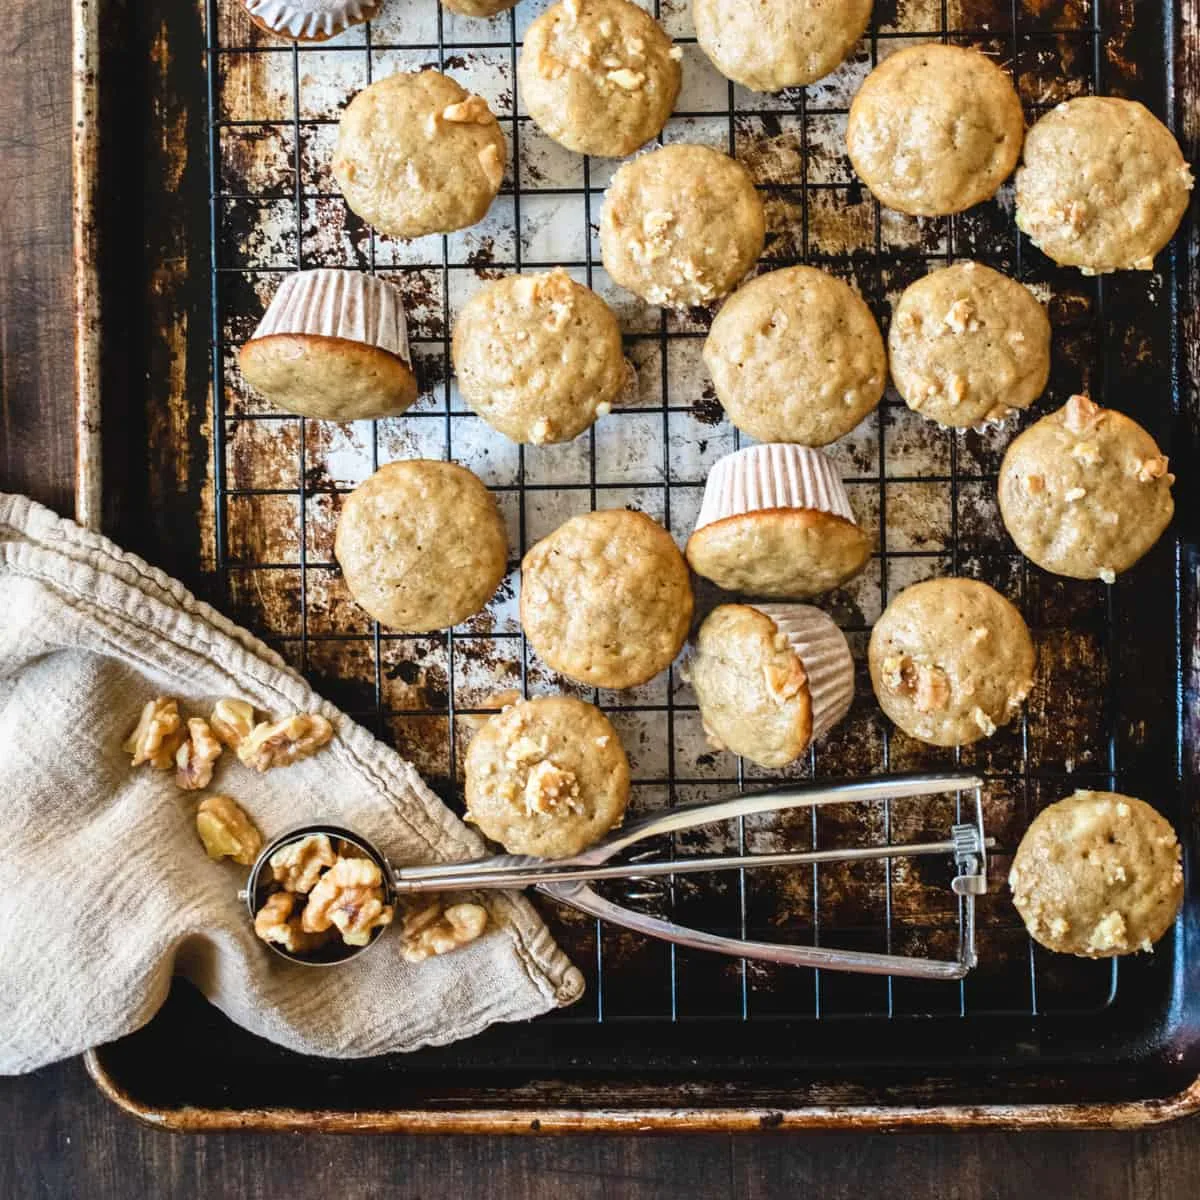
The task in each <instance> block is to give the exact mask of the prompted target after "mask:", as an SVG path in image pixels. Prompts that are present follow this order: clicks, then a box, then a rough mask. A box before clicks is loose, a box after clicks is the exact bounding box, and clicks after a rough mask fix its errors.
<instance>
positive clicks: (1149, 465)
mask: <svg viewBox="0 0 1200 1200" xmlns="http://www.w3.org/2000/svg"><path fill="white" fill-rule="evenodd" d="M1166 473H1167V456H1166V455H1165V454H1156V455H1155V456H1154V457H1153V458H1147V459H1145V460H1143V462H1142V463H1141V465H1140V466H1139V467H1138V473H1137V477H1138V483H1151V482H1153V481H1154V480H1155V479H1161V478H1162V477H1163V476H1164V475H1165V474H1166Z"/></svg>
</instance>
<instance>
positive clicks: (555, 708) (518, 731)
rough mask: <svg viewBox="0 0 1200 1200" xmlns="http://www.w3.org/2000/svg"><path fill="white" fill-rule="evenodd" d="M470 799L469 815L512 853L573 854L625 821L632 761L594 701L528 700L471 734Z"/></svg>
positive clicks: (557, 697) (468, 797)
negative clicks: (593, 703)
mask: <svg viewBox="0 0 1200 1200" xmlns="http://www.w3.org/2000/svg"><path fill="white" fill-rule="evenodd" d="M466 801H467V820H468V821H470V822H471V823H472V824H473V825H476V826H478V828H479V829H480V831H481V832H482V833H483V834H484V835H485V836H486V837H489V838H491V839H492V841H494V842H499V843H500V844H501V845H502V846H503V847H504V848H505V850H507V851H508V852H509V853H510V854H536V855H538V856H539V857H541V858H568V857H570V855H572V854H578V853H579V852H580V851H581V850H584V849H586V848H587V847H588V846H590V845H591V844H592V843H593V842H595V841H598V840H599V839H600V838H601V837H603V836H604V834H606V833H607V832H608V831H609V830H610V829H612V828H613V827H614V826H615V825H619V824H620V823H621V820H622V818H623V817H624V816H625V808H626V806H627V805H628V804H629V761H628V759H626V757H625V751H624V750H622V749H621V741H620V738H618V737H617V731H616V730H615V729H614V728H613V727H612V725H611V724H610V722H609V720H608V718H607V717H606V716H605V715H604V714H603V713H602V712H601V711H600V710H599V709H598V708H595V707H594V706H593V705H591V704H585V703H584V702H583V701H582V700H575V699H572V698H571V697H570V696H544V697H541V698H540V699H537V700H522V701H520V702H519V703H517V704H514V705H513V706H512V707H511V708H506V709H505V710H504V711H503V712H500V713H497V714H496V715H495V716H494V717H489V718H488V720H487V721H485V722H484V723H483V725H482V726H481V727H480V729H479V732H478V733H476V734H475V736H474V737H473V738H472V739H471V744H470V746H469V747H468V749H467V762H466Z"/></svg>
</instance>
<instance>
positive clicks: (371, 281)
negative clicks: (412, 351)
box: [254, 268, 412, 365]
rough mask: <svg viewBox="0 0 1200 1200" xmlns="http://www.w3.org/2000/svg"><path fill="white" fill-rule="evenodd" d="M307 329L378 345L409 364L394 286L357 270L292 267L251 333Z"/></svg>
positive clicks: (399, 298)
mask: <svg viewBox="0 0 1200 1200" xmlns="http://www.w3.org/2000/svg"><path fill="white" fill-rule="evenodd" d="M273 333H311V334H319V335H322V336H324V337H336V338H344V339H346V340H347V341H351V342H365V343H366V344H367V345H369V346H378V347H379V349H381V350H387V351H388V352H389V353H391V354H394V355H396V356H397V358H402V359H403V360H404V361H405V362H406V363H409V364H410V365H411V363H412V360H411V359H410V358H409V356H408V327H407V325H406V323H405V320H404V297H403V296H402V295H401V293H400V289H399V288H397V287H394V286H393V285H392V284H390V283H387V282H386V281H385V280H382V279H377V278H376V277H375V276H374V275H364V274H363V273H362V272H361V271H335V270H332V269H330V268H322V269H320V270H316V271H297V272H296V273H295V274H292V275H287V276H285V277H284V280H283V282H282V283H281V284H280V285H279V290H278V291H277V292H276V293H275V295H274V297H273V298H272V300H271V303H270V304H269V305H268V307H267V311H266V312H265V313H264V314H263V319H262V320H261V321H260V322H259V324H258V328H257V329H256V330H255V331H254V337H256V338H261V337H268V336H270V335H271V334H273Z"/></svg>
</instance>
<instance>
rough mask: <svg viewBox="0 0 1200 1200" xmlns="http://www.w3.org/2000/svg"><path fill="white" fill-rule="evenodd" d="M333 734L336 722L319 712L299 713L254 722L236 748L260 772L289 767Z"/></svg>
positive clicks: (248, 763) (239, 756)
mask: <svg viewBox="0 0 1200 1200" xmlns="http://www.w3.org/2000/svg"><path fill="white" fill-rule="evenodd" d="M331 737H333V726H332V725H330V723H329V722H328V721H327V720H326V719H325V718H324V717H322V716H321V715H320V714H319V713H296V714H294V715H293V716H290V717H285V718H284V719H283V720H282V721H276V722H275V723H274V724H270V723H268V722H266V721H264V722H262V723H261V724H258V725H255V727H254V728H253V729H252V730H251V731H250V736H249V737H247V738H245V739H244V740H243V741H242V743H241V744H240V745H239V746H238V748H237V755H238V758H240V759H241V760H242V762H244V763H245V764H246V766H248V767H253V768H254V769H255V770H256V771H258V772H259V774H262V772H263V771H269V770H270V769H271V768H272V767H287V766H291V764H292V763H295V762H299V761H300V760H301V759H304V758H310V757H311V756H312V755H314V754H316V752H317V751H318V750H320V749H321V747H322V746H324V745H325V743H326V742H328V741H329V739H330V738H331Z"/></svg>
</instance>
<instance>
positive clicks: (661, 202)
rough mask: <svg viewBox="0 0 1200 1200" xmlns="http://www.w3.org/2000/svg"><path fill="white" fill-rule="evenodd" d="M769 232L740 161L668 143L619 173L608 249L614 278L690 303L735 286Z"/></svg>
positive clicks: (605, 235)
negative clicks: (668, 144)
mask: <svg viewBox="0 0 1200 1200" xmlns="http://www.w3.org/2000/svg"><path fill="white" fill-rule="evenodd" d="M765 237H766V222H765V217H764V215H763V205H762V201H761V200H760V199H759V196H758V192H756V191H755V190H754V181H753V180H752V179H751V178H750V175H749V172H747V170H746V168H745V167H743V166H742V164H741V163H739V162H738V161H737V160H736V159H733V158H730V157H729V155H728V154H722V153H721V152H720V151H718V150H710V149H709V148H708V147H707V146H687V145H672V146H661V147H660V148H659V149H657V150H652V151H651V152H650V153H649V154H643V155H641V156H640V157H638V158H635V159H633V160H632V161H631V162H627V163H625V164H624V166H622V167H621V168H620V169H619V170H618V171H617V173H616V175H614V176H613V181H612V185H611V186H610V187H609V189H608V193H607V195H606V196H605V198H604V207H603V209H602V210H601V213H600V254H601V257H602V258H603V260H604V269H605V270H606V271H607V272H608V273H609V275H610V276H611V277H612V279H613V281H614V282H616V283H619V284H620V285H621V287H623V288H628V289H629V291H631V292H633V293H634V295H637V296H641V298H642V299H643V300H647V301H649V302H650V303H651V304H662V305H665V306H666V307H669V308H688V307H690V306H692V305H700V304H708V303H709V302H710V301H712V300H716V299H718V298H719V297H721V296H724V295H725V293H726V292H728V291H731V290H732V289H733V288H735V287H736V286H737V285H738V284H739V283H740V282H741V280H742V277H743V276H744V275H745V274H746V272H747V271H749V270H750V268H751V267H752V266H754V264H755V262H757V261H758V256H759V255H760V254H761V253H762V248H763V239H764V238H765Z"/></svg>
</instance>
